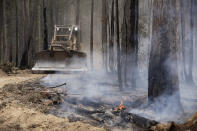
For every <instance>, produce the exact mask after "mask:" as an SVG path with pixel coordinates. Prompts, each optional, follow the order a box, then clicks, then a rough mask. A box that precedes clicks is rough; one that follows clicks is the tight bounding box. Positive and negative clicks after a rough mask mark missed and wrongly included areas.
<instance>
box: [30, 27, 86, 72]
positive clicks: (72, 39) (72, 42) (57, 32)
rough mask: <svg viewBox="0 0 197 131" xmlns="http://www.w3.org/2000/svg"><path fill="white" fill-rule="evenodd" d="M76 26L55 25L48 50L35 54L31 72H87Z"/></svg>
mask: <svg viewBox="0 0 197 131" xmlns="http://www.w3.org/2000/svg"><path fill="white" fill-rule="evenodd" d="M78 33H79V27H78V26H76V25H68V26H64V25H55V26H54V36H53V38H52V41H51V43H50V45H49V48H48V50H43V51H40V52H38V53H37V54H36V58H35V59H36V61H35V65H34V67H33V68H32V70H33V71H53V72H55V71H57V72H76V71H77V72H78V71H79V72H83V71H87V55H86V53H84V52H81V51H80V42H79V40H78V39H77V35H78Z"/></svg>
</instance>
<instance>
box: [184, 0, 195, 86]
mask: <svg viewBox="0 0 197 131" xmlns="http://www.w3.org/2000/svg"><path fill="white" fill-rule="evenodd" d="M190 29H191V34H190V48H189V72H188V76H187V79H186V81H187V82H188V83H189V84H191V85H193V84H194V81H193V74H192V72H193V58H194V56H193V53H194V50H193V47H194V46H193V43H194V38H193V35H194V0H191V8H190Z"/></svg>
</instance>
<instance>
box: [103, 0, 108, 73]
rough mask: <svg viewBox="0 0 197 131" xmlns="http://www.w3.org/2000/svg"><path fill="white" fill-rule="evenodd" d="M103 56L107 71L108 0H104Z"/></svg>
mask: <svg viewBox="0 0 197 131" xmlns="http://www.w3.org/2000/svg"><path fill="white" fill-rule="evenodd" d="M102 57H103V66H104V68H105V70H106V71H107V2H106V0H102Z"/></svg>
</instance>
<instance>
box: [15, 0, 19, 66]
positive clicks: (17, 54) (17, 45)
mask: <svg viewBox="0 0 197 131" xmlns="http://www.w3.org/2000/svg"><path fill="white" fill-rule="evenodd" d="M15 4H16V5H15V6H16V7H15V8H16V54H15V55H16V64H15V66H16V67H18V57H19V53H18V47H19V42H18V37H19V36H18V26H19V25H18V2H17V0H15Z"/></svg>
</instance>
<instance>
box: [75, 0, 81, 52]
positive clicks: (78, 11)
mask: <svg viewBox="0 0 197 131" xmlns="http://www.w3.org/2000/svg"><path fill="white" fill-rule="evenodd" d="M76 4H77V6H76V25H77V26H79V27H80V17H79V16H80V0H77V3H76ZM80 34H81V33H78V32H77V34H76V37H77V45H76V48H77V50H80V39H81V38H80Z"/></svg>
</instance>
